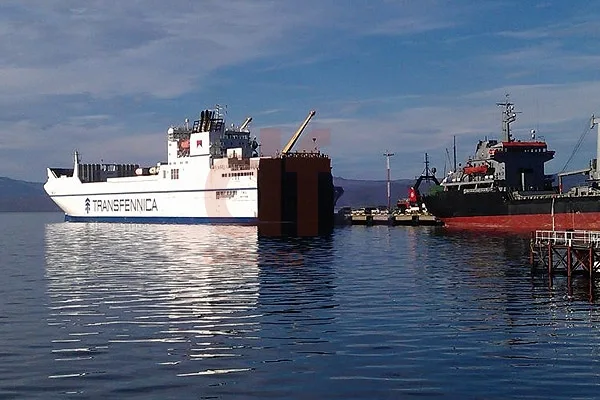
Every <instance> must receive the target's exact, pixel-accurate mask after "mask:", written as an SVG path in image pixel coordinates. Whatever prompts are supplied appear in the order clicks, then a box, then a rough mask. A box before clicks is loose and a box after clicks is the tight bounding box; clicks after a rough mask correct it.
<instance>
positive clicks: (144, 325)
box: [0, 214, 600, 399]
mask: <svg viewBox="0 0 600 400" xmlns="http://www.w3.org/2000/svg"><path fill="white" fill-rule="evenodd" d="M61 220H62V216H61V215H60V214H0V227H1V228H0V268H1V270H0V272H1V273H2V279H0V398H28V399H29V398H44V399H47V398H113V399H114V398H139V399H148V398H157V399H166V398H186V399H187V398H194V399H226V398H249V399H252V398H254V399H264V398H294V399H319V398H321V399H324V398H327V399H334V398H338V399H350V398H360V399H374V398H391V399H402V398H411V397H429V398H461V399H469V398H473V399H475V398H477V399H482V398H485V399H504V398H534V399H540V398H545V399H550V398H582V399H583V398H597V397H598V396H600V345H599V340H598V339H599V338H600V312H599V306H598V304H597V303H593V302H590V301H589V298H588V283H587V281H586V280H585V278H580V279H578V280H576V281H575V282H574V287H573V292H572V295H570V296H569V295H568V291H567V287H566V282H565V279H562V278H557V279H555V280H554V282H553V286H551V287H550V286H549V284H548V280H547V279H546V278H545V277H543V276H532V275H531V273H530V269H529V267H528V266H527V248H528V247H527V241H526V240H523V239H521V238H516V237H510V236H486V235H484V234H457V233H453V234H449V233H444V231H441V230H439V229H435V228H411V227H394V228H387V227H371V228H367V227H348V228H342V229H338V230H336V231H335V234H334V235H333V236H332V237H331V238H327V239H314V240H276V239H257V235H256V229H255V228H250V227H213V226H168V225H118V224H66V223H63V222H61Z"/></svg>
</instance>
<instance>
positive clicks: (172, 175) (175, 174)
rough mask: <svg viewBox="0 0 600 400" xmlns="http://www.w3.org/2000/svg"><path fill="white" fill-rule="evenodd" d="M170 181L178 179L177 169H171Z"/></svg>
mask: <svg viewBox="0 0 600 400" xmlns="http://www.w3.org/2000/svg"><path fill="white" fill-rule="evenodd" d="M171 179H179V169H177V168H173V169H172V170H171Z"/></svg>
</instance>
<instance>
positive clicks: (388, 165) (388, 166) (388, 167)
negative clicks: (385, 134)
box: [383, 150, 394, 213]
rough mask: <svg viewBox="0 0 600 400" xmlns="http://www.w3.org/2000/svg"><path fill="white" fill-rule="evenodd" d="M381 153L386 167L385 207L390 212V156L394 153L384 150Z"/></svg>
mask: <svg viewBox="0 0 600 400" xmlns="http://www.w3.org/2000/svg"><path fill="white" fill-rule="evenodd" d="M383 155H384V156H385V158H386V168H387V209H388V213H389V212H391V208H392V193H391V188H390V157H391V156H393V155H394V153H390V152H389V151H387V150H386V152H385V153H383Z"/></svg>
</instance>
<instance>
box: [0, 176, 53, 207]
mask: <svg viewBox="0 0 600 400" xmlns="http://www.w3.org/2000/svg"><path fill="white" fill-rule="evenodd" d="M43 186H44V184H43V183H39V182H25V181H19V180H16V179H10V178H4V177H0V212H11V211H13V212H14V211H30V212H31V211H60V209H59V208H58V207H57V206H56V205H55V204H54V202H53V201H52V200H50V197H48V195H46V192H44V188H43Z"/></svg>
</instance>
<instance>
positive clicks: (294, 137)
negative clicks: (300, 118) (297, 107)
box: [281, 110, 317, 156]
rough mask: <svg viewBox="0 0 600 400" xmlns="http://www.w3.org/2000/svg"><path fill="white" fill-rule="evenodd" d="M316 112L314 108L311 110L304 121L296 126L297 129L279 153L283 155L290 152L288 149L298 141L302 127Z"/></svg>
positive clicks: (304, 126)
mask: <svg viewBox="0 0 600 400" xmlns="http://www.w3.org/2000/svg"><path fill="white" fill-rule="evenodd" d="M316 113H317V112H316V111H314V110H312V111H311V112H309V113H308V116H307V117H306V119H305V120H304V122H303V123H302V124H301V125H300V127H299V128H298V130H297V131H296V133H294V135H293V136H292V138H291V139H290V141H289V142H287V144H286V145H285V146H284V147H283V150H281V155H282V156H285V155H286V154H288V153H289V152H290V150H291V149H292V147H294V145H295V144H296V142H297V141H298V138H299V137H300V135H301V134H302V132H303V131H304V128H306V125H308V123H309V122H310V120H311V119H312V117H314V116H315V114H316Z"/></svg>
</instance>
